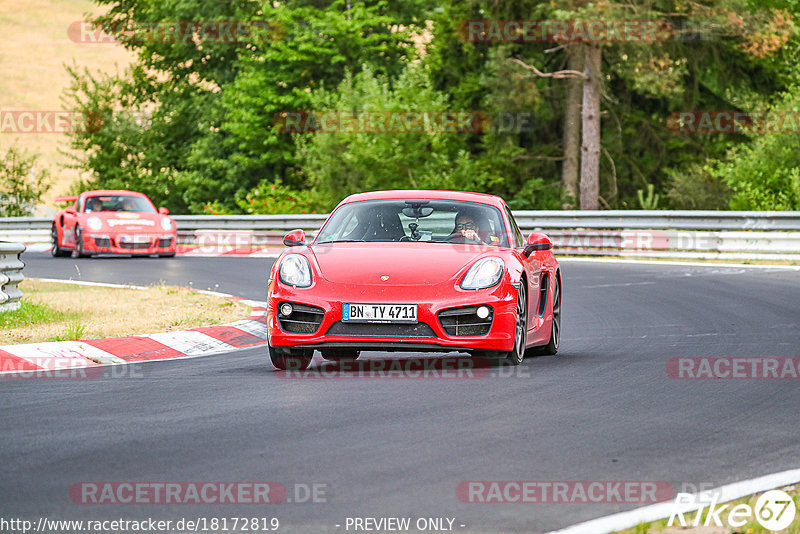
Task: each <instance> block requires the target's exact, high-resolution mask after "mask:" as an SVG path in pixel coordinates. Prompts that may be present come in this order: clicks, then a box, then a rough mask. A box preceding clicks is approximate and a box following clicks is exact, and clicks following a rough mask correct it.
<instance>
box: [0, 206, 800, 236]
mask: <svg viewBox="0 0 800 534" xmlns="http://www.w3.org/2000/svg"><path fill="white" fill-rule="evenodd" d="M327 216H328V215H327V214H309V215H175V216H173V218H174V219H175V221H176V222H177V223H178V227H179V228H180V229H182V230H187V231H192V230H226V229H229V230H293V229H295V228H302V229H304V230H318V229H319V227H320V226H322V223H323V222H324V221H325V219H326V218H327ZM514 217H515V218H516V219H517V223H518V224H519V226H520V228H521V229H522V230H525V231H530V230H535V229H543V230H551V229H560V230H570V229H582V228H583V229H608V230H615V229H617V230H637V229H653V230H717V231H722V230H729V231H748V230H770V231H800V212H797V211H691V210H682V211H667V210H609V211H603V210H597V211H515V212H514ZM51 224H52V219H49V218H43V217H7V218H4V219H0V236H5V235H8V234H11V233H15V232H19V233H23V232H35V234H33V235H45V233H46V235H47V236H48V237H49V233H48V232H49V230H50V225H51Z"/></svg>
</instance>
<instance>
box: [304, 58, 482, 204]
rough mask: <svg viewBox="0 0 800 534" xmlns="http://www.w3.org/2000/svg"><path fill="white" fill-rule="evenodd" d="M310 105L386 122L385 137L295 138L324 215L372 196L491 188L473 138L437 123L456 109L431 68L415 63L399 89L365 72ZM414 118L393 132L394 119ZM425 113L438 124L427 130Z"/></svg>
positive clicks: (364, 133) (330, 135)
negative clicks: (350, 199)
mask: <svg viewBox="0 0 800 534" xmlns="http://www.w3.org/2000/svg"><path fill="white" fill-rule="evenodd" d="M311 98H312V104H313V105H314V108H315V109H320V110H339V111H340V112H341V111H345V110H353V111H358V112H361V113H362V116H367V117H369V116H370V115H369V114H370V113H372V114H373V115H372V116H373V117H376V116H380V117H386V118H387V119H386V121H385V123H384V124H386V125H387V127H386V129H387V132H386V133H381V132H376V131H374V129H373V128H371V127H364V128H363V129H360V130H359V132H361V133H335V132H334V133H329V132H318V133H309V134H297V135H296V142H297V145H298V147H299V150H298V157H299V160H300V165H301V168H302V169H303V171H304V173H306V177H307V179H308V181H309V183H310V184H311V185H312V188H313V190H314V192H315V194H316V195H317V196H318V197H319V198H320V199H321V202H322V205H321V206H320V207H321V208H322V209H330V208H332V207H333V206H334V205H335V204H336V203H337V202H338V201H339V200H341V199H342V198H343V197H345V196H346V195H348V194H351V193H355V192H360V191H365V190H377V189H392V188H400V189H402V188H407V189H467V190H483V189H484V188H485V187H487V185H488V184H490V182H491V181H492V177H491V176H490V175H489V174H488V173H486V172H485V171H484V170H483V168H482V167H481V164H480V162H479V161H478V160H477V159H476V158H473V157H472V156H471V154H470V152H469V146H468V138H469V134H468V133H467V134H465V133H458V131H459V130H458V128H447V126H445V125H443V124H442V123H441V122H439V121H438V120H437V117H440V115H438V114H437V113H436V112H438V111H449V110H450V109H451V108H450V105H449V102H448V97H447V95H446V94H444V93H442V92H439V91H436V90H435V89H433V87H432V83H431V81H430V78H429V72H428V69H427V68H426V67H425V66H424V65H423V64H421V63H410V64H408V65H407V67H406V69H405V70H403V72H401V73H400V75H399V76H398V77H397V78H396V79H395V80H394V81H393V83H390V79H389V77H388V75H386V74H378V73H375V72H374V71H373V70H372V68H371V67H369V66H366V65H365V66H364V67H363V69H362V71H361V72H359V73H358V74H355V75H351V74H348V75H347V76H346V77H345V79H344V81H343V82H342V83H341V84H340V85H339V86H338V87H337V88H336V89H334V90H330V91H326V90H323V91H316V92H314V93H313V94H312V97H311ZM409 112H411V113H416V114H415V115H414V117H415V120H416V121H417V122H415V123H413V125H412V126H409V127H408V129H406V127H404V126H401V124H400V123H399V122H396V123H395V124H396V126H397V128H396V129H391V128H389V126H388V125H389V124H391V120H392V119H398V120H399V119H401V118H403V117H405V116H406V115H407V114H408V113H409ZM422 112H427V114H428V116H429V117H430V118H431V122H430V123H429V126H427V127H426V126H425V125H424V122H423V121H424V119H422V118H420V116H421V115H422ZM409 124H411V123H409ZM354 128H355V127H354ZM365 129H366V130H370V131H364V130H365ZM417 130H418V131H417ZM465 130H467V132H469V131H471V127H467V128H465Z"/></svg>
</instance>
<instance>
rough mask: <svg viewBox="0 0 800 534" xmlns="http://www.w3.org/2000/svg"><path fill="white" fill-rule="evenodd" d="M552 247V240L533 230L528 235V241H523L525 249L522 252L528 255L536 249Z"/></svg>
mask: <svg viewBox="0 0 800 534" xmlns="http://www.w3.org/2000/svg"><path fill="white" fill-rule="evenodd" d="M551 248H553V242H552V241H550V238H549V237H547V236H546V235H544V234H540V233H539V232H533V233H532V234H531V235H530V236H528V241H527V243H525V250H524V251H523V252H522V253H523V254H524V255H525V257H529V256H530V255H531V254H533V253H534V252H535V251H538V250H550V249H551Z"/></svg>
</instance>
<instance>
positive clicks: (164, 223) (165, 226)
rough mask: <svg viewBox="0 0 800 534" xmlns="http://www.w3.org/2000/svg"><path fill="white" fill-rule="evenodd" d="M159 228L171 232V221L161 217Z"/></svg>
mask: <svg viewBox="0 0 800 534" xmlns="http://www.w3.org/2000/svg"><path fill="white" fill-rule="evenodd" d="M161 228H163V229H164V230H172V221H171V220H170V219H169V218H167V217H162V218H161Z"/></svg>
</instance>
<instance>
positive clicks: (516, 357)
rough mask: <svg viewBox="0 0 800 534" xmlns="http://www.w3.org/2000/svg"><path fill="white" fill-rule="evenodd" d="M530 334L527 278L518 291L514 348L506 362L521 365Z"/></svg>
mask: <svg viewBox="0 0 800 534" xmlns="http://www.w3.org/2000/svg"><path fill="white" fill-rule="evenodd" d="M527 336H528V293H527V288H526V287H525V280H524V279H523V280H521V281H520V285H519V291H518V292H517V323H516V326H515V328H514V348H512V349H511V352H508V353H507V354H506V359H505V361H506V363H509V364H511V365H519V364H521V363H522V360H524V359H525V341H526V339H527Z"/></svg>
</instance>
